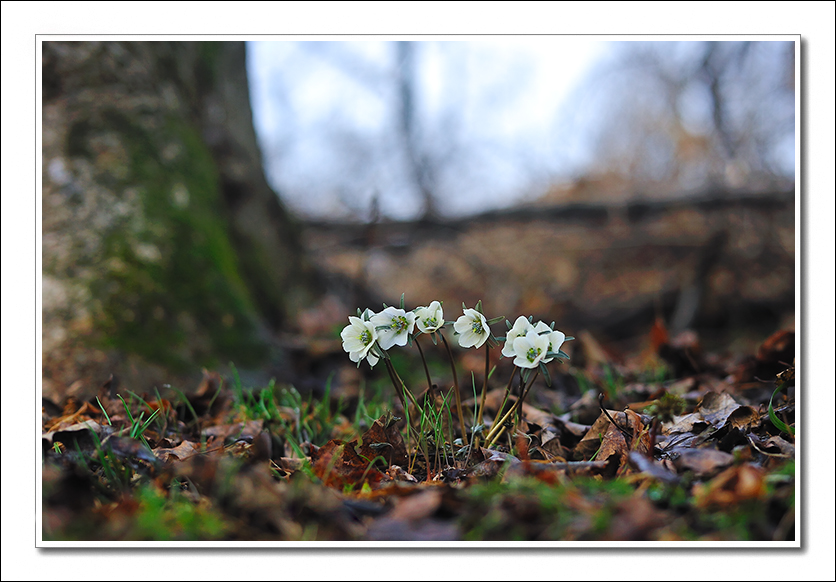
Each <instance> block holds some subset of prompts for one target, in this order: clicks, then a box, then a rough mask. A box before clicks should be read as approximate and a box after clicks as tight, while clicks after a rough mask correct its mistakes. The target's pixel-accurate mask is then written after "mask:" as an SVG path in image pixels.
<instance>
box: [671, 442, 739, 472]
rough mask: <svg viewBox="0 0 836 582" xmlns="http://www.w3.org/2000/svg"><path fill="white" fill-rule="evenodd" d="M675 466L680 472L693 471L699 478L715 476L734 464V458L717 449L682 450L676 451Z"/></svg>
mask: <svg viewBox="0 0 836 582" xmlns="http://www.w3.org/2000/svg"><path fill="white" fill-rule="evenodd" d="M674 452H675V453H676V458H674V461H673V464H674V466H675V467H676V468H677V470H678V471H693V472H694V474H695V475H696V476H697V477H698V478H706V477H710V476H711V475H714V474H715V473H717V472H718V471H720V470H721V469H724V468H725V467H728V466H729V465H731V464H732V463H733V462H734V456H733V455H730V454H729V453H724V452H723V451H718V450H716V449H682V448H677V449H675V451H674Z"/></svg>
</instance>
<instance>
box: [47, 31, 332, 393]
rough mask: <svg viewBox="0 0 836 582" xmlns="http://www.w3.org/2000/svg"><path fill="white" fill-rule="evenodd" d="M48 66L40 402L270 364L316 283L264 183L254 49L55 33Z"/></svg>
mask: <svg viewBox="0 0 836 582" xmlns="http://www.w3.org/2000/svg"><path fill="white" fill-rule="evenodd" d="M42 65H43V168H42V169H43V312H42V315H43V380H44V395H45V396H50V395H53V396H60V395H62V394H63V393H65V392H66V391H67V390H68V389H71V390H70V391H71V392H76V391H80V390H82V391H83V392H84V393H89V392H91V391H92V390H95V389H97V388H98V387H99V386H100V385H101V384H102V382H104V381H105V380H106V379H107V378H108V377H109V375H110V374H114V375H116V376H117V377H118V378H120V379H121V380H122V381H123V382H128V383H131V384H132V387H131V386H128V388H130V389H132V390H135V391H139V390H147V389H150V388H151V387H152V385H153V384H155V383H162V382H169V383H174V382H175V381H183V382H185V381H187V379H189V378H193V377H194V372H195V370H199V369H200V367H201V366H209V367H214V366H218V365H221V364H226V363H227V362H229V361H233V362H234V363H235V364H236V365H238V366H243V367H251V368H259V369H264V370H265V372H268V373H273V372H274V371H275V369H276V368H277V367H279V366H280V365H281V353H280V351H279V350H278V349H277V348H276V347H275V346H274V344H273V342H272V341H271V337H272V336H273V333H272V332H273V331H275V330H277V329H279V328H281V327H282V326H283V325H285V324H286V323H287V322H288V321H289V320H290V318H291V317H292V315H293V313H294V312H295V311H296V310H297V309H298V308H299V307H300V306H302V305H304V304H306V303H309V302H310V301H311V299H312V297H313V295H314V294H316V292H317V289H316V283H315V281H314V276H313V271H312V270H311V268H310V267H309V265H308V263H307V261H306V260H305V257H304V255H303V253H302V249H301V245H300V243H299V240H300V238H299V235H298V228H297V226H296V225H295V224H294V223H293V222H292V220H291V219H290V217H289V216H288V214H287V212H286V211H285V209H284V207H283V206H282V204H281V202H280V201H279V199H278V197H277V196H276V194H275V193H274V192H273V191H272V190H271V189H270V188H269V186H268V185H267V182H266V180H265V178H264V173H263V170H262V167H261V157H260V153H259V149H258V146H257V144H256V139H255V132H254V129H253V125H252V113H251V110H250V105H249V93H248V86H247V76H246V68H245V46H244V44H243V43H238V42H45V43H44V44H43V61H42ZM271 365H272V368H271Z"/></svg>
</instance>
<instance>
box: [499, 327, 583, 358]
mask: <svg viewBox="0 0 836 582" xmlns="http://www.w3.org/2000/svg"><path fill="white" fill-rule="evenodd" d="M531 320H532V318H531V317H529V318H528V319H526V318H525V317H524V316H522V315H520V316H519V317H518V318H517V320H516V321H515V322H514V325H511V324H508V334H507V335H506V336H505V346H504V347H503V348H502V355H503V356H505V357H506V358H514V365H515V366H517V367H519V368H536V367H538V366H539V365H540V363H543V364H548V363H549V362H551V361H552V360H553V359H554V358H555V357H558V356H560V357H565V358H568V357H569V356H567V355H566V354H564V353H563V352H561V351H560V346H562V345H563V342H564V341H566V339H567V338H566V334H564V333H563V332H562V331H557V330H555V329H554V323H552V325H551V326H549V325H546V324H545V323H544V322H542V321H538V322H537V323H536V324H532V322H531ZM569 339H571V338H569Z"/></svg>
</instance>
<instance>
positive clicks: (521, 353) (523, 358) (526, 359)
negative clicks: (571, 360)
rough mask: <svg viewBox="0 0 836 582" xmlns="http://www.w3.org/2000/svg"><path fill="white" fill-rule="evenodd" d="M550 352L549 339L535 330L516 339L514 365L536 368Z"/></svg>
mask: <svg viewBox="0 0 836 582" xmlns="http://www.w3.org/2000/svg"><path fill="white" fill-rule="evenodd" d="M548 351H549V337H548V336H547V335H538V334H537V332H536V331H534V330H533V329H532V330H530V331H528V333H526V334H525V335H524V336H520V337H518V338H516V339H514V354H516V356H517V357H516V358H514V365H515V366H519V367H520V368H536V367H537V366H539V365H540V362H541V361H543V358H544V357H545V356H546V352H548Z"/></svg>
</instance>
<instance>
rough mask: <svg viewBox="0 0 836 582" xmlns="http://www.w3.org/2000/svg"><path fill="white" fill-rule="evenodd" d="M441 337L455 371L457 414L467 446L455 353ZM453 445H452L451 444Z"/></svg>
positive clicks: (463, 439) (454, 383) (451, 366)
mask: <svg viewBox="0 0 836 582" xmlns="http://www.w3.org/2000/svg"><path fill="white" fill-rule="evenodd" d="M439 335H440V336H441V341H443V342H444V347H445V348H447V357H448V358H450V368H451V369H452V370H453V390H454V393H455V396H456V413H457V414H458V415H459V424H461V427H462V442H463V443H464V445H465V446H467V426H466V425H465V423H464V411H463V410H462V395H461V393H460V392H459V377H458V375H457V374H456V363H455V362H454V361H453V352H452V350H450V344H448V343H447V339H446V338H445V337H444V335H443V334H439ZM450 444H451V445H452V443H450Z"/></svg>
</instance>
